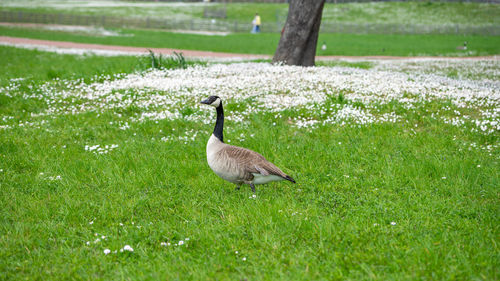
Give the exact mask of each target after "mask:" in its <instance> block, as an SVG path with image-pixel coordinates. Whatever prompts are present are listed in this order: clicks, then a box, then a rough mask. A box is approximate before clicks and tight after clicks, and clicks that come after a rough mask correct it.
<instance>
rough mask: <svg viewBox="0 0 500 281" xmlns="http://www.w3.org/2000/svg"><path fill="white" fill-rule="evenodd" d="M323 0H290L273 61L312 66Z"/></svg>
mask: <svg viewBox="0 0 500 281" xmlns="http://www.w3.org/2000/svg"><path fill="white" fill-rule="evenodd" d="M324 5H325V0H291V1H290V6H289V8H288V17H287V19H286V23H285V27H284V28H283V32H282V34H281V38H280V42H279V43H278V48H277V49H276V53H275V54H274V57H273V62H282V63H284V64H287V65H301V66H314V58H315V56H316V45H317V43H318V35H319V27H320V25H321V15H322V13H323V6H324Z"/></svg>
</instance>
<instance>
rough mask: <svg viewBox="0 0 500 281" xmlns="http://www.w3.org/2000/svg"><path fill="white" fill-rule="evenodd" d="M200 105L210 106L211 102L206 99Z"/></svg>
mask: <svg viewBox="0 0 500 281" xmlns="http://www.w3.org/2000/svg"><path fill="white" fill-rule="evenodd" d="M200 103H202V104H210V102H209V101H208V99H204V100H202V101H201V102H200Z"/></svg>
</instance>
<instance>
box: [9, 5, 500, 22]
mask: <svg viewBox="0 0 500 281" xmlns="http://www.w3.org/2000/svg"><path fill="white" fill-rule="evenodd" d="M205 8H210V9H223V8H225V9H226V15H227V19H225V20H227V21H229V22H234V21H239V22H241V23H250V22H251V21H252V18H253V17H254V15H255V13H259V14H260V16H261V18H262V22H263V24H264V25H274V24H275V23H276V22H277V21H280V22H284V20H285V19H286V15H287V11H288V5H287V4H273V3H230V4H220V3H161V2H160V3H147V2H146V3H145V2H142V3H141V2H125V1H123V2H116V1H67V0H44V1H40V0H35V1H33V0H15V1H14V0H3V1H1V2H0V9H1V10H4V11H25V12H36V13H64V14H73V15H96V16H101V15H109V16H119V17H123V16H125V17H139V18H145V17H153V18H163V19H173V18H176V19H202V18H203V11H204V9H205ZM499 13H500V5H497V4H489V3H465V2H464V3H439V2H423V1H409V2H380V3H379V2H375V3H343V4H332V3H327V4H326V5H325V8H324V12H323V19H324V21H327V22H338V23H360V24H365V23H382V24H405V25H406V24H412V25H422V24H423V25H456V24H460V25H469V26H484V25H499V24H500V18H499V17H498V14H499ZM218 20H222V21H224V19H218Z"/></svg>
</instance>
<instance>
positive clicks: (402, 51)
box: [0, 27, 500, 56]
mask: <svg viewBox="0 0 500 281" xmlns="http://www.w3.org/2000/svg"><path fill="white" fill-rule="evenodd" d="M119 32H120V33H123V34H133V36H110V37H102V36H91V35H83V34H74V33H68V32H58V31H48V30H35V29H29V28H9V27H0V35H3V36H14V37H25V38H33V39H45V40H58V41H70V42H78V43H95V44H104V45H121V46H135V47H146V48H178V49H186V50H203V51H214V52H228V53H244V54H267V55H272V54H274V52H275V51H276V46H277V45H278V42H279V35H278V34H272V33H263V34H258V35H254V34H229V35H227V36H207V35H196V34H181V33H170V32H165V31H152V30H133V29H123V30H119ZM464 41H467V42H468V50H467V51H458V50H456V47H457V46H461V45H463V42H464ZM318 42H319V44H318V51H317V55H350V56H364V55H388V56H421V55H429V56H478V55H495V54H499V53H500V47H499V46H500V37H499V36H458V35H374V34H320V36H319V41H318ZM323 42H325V43H326V44H327V46H328V48H327V50H326V51H322V50H321V49H320V47H321V44H322V43H323Z"/></svg>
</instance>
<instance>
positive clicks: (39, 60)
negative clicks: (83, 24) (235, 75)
mask: <svg viewBox="0 0 500 281" xmlns="http://www.w3.org/2000/svg"><path fill="white" fill-rule="evenodd" d="M0 57H2V61H1V62H0V67H1V68H2V71H3V74H2V75H1V76H0V86H4V85H7V84H8V83H9V81H10V79H13V78H19V77H22V78H24V79H27V80H33V81H48V80H52V79H55V78H58V79H83V80H84V81H88V80H89V78H92V77H95V76H103V75H113V74H115V73H131V72H135V71H141V70H146V69H148V68H150V67H151V65H152V62H151V57H150V56H149V57H146V56H145V57H134V56H114V57H102V56H95V55H84V56H75V55H60V54H56V53H48V52H43V51H36V50H34V51H30V50H24V49H18V48H14V47H3V46H0ZM193 63H196V64H202V63H201V62H195V61H188V62H186V63H185V65H192V64H193ZM176 65H177V61H176V60H175V59H174V60H171V59H169V58H167V57H163V58H162V64H161V65H160V66H161V67H164V68H175V67H176ZM75 68H77V69H78V70H76V69H75Z"/></svg>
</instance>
